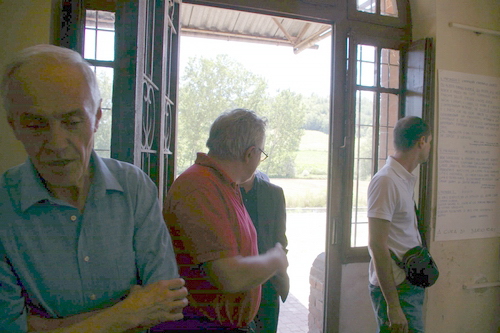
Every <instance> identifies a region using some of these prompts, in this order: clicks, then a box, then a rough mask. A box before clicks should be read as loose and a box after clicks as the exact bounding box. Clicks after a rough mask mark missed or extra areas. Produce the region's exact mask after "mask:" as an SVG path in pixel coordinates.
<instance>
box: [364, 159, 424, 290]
mask: <svg viewBox="0 0 500 333" xmlns="http://www.w3.org/2000/svg"><path fill="white" fill-rule="evenodd" d="M416 179H417V177H416V176H415V175H413V174H412V173H410V172H408V170H406V169H405V168H404V167H403V166H402V165H401V164H399V162H398V161H396V160H395V159H394V158H393V157H391V156H389V157H388V158H387V162H386V164H385V165H384V167H382V169H380V170H379V171H378V172H377V173H376V174H375V176H373V178H372V180H371V182H370V186H369V187H368V217H369V218H370V217H371V218H379V219H383V220H387V221H389V222H390V223H391V225H390V227H389V237H388V240H387V245H388V247H389V249H391V250H392V251H393V252H394V253H395V254H396V256H398V257H399V258H400V259H401V258H402V257H403V255H404V254H405V253H406V251H408V250H409V249H411V248H413V247H415V246H419V245H422V241H421V238H420V234H419V232H418V224H417V216H416V214H415V206H414V199H413V193H414V188H415V182H416ZM370 255H371V256H372V257H373V255H372V254H371V252H370ZM391 261H392V266H393V267H392V271H393V274H394V282H395V283H396V285H398V284H400V283H401V282H403V281H404V280H405V273H404V271H403V270H402V269H401V268H399V267H398V266H397V265H396V263H395V262H394V260H391ZM369 279H370V283H371V284H373V285H375V286H379V282H378V278H377V274H376V272H375V265H374V263H373V260H371V261H370V267H369Z"/></svg>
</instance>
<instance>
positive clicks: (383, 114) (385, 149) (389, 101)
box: [377, 93, 399, 170]
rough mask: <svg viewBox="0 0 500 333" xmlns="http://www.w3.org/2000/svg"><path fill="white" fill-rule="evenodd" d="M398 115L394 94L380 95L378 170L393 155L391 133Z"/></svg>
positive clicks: (397, 105)
mask: <svg viewBox="0 0 500 333" xmlns="http://www.w3.org/2000/svg"><path fill="white" fill-rule="evenodd" d="M398 114H399V98H398V96H397V95H394V94H386V93H381V94H380V118H379V122H380V127H379V134H378V135H379V147H378V148H379V149H378V165H377V170H379V169H380V168H381V167H382V166H384V164H385V160H386V159H387V157H388V156H389V155H392V154H393V153H394V145H393V131H394V126H395V125H396V122H397V119H398Z"/></svg>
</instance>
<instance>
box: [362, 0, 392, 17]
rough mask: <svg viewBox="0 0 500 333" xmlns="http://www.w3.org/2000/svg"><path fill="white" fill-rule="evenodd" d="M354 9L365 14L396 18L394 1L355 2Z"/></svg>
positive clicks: (365, 0)
mask: <svg viewBox="0 0 500 333" xmlns="http://www.w3.org/2000/svg"><path fill="white" fill-rule="evenodd" d="M356 9H357V10H359V11H361V12H365V13H372V14H380V15H384V16H393V17H398V7H397V4H396V0H357V1H356Z"/></svg>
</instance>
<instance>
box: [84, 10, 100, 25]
mask: <svg viewBox="0 0 500 333" xmlns="http://www.w3.org/2000/svg"><path fill="white" fill-rule="evenodd" d="M96 16H97V11H96V10H87V11H86V12H85V28H89V29H95V28H96Z"/></svg>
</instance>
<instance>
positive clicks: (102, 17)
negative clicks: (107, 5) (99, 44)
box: [97, 10, 115, 31]
mask: <svg viewBox="0 0 500 333" xmlns="http://www.w3.org/2000/svg"><path fill="white" fill-rule="evenodd" d="M97 29H99V30H109V31H115V13H112V12H105V11H102V10H100V11H98V12H97Z"/></svg>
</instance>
